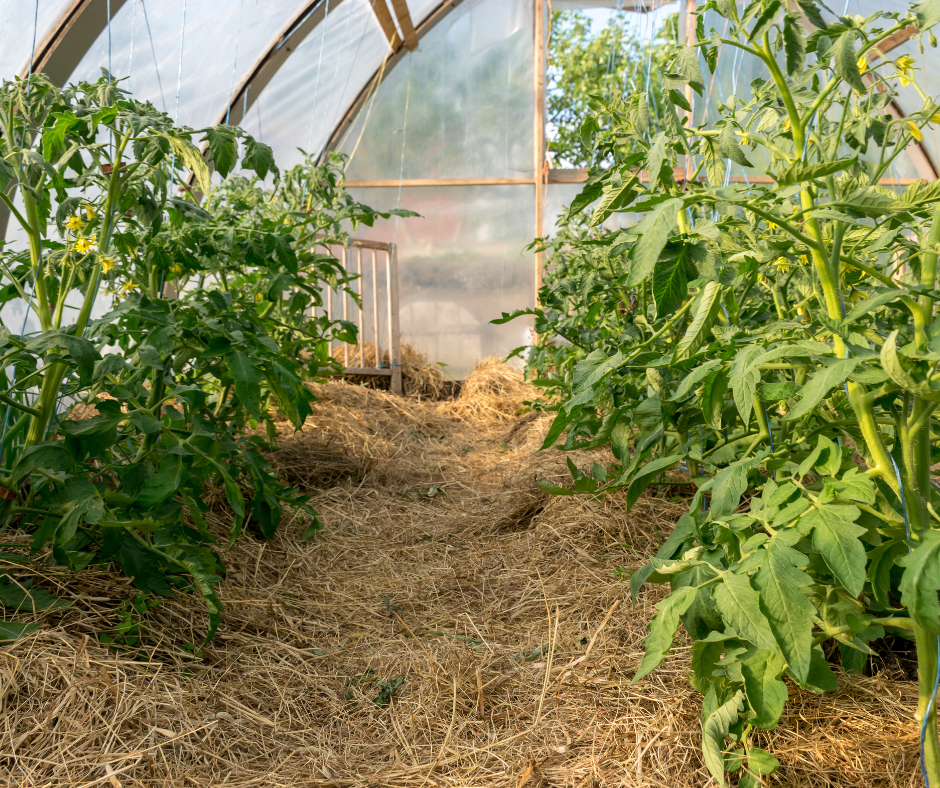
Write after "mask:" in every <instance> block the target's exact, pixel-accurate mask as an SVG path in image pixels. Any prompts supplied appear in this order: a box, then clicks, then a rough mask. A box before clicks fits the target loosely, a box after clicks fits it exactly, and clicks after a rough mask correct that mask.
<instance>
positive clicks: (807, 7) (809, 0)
mask: <svg viewBox="0 0 940 788" xmlns="http://www.w3.org/2000/svg"><path fill="white" fill-rule="evenodd" d="M796 4H797V5H798V6H799V7H800V10H801V11H802V12H803V13H804V14H806V18H807V19H809V21H810V22H812V24H813V25H815V26H816V27H818V28H820V29H822V30H825V29H826V28H827V27H828V25H827V24H826V20H825V19H823V15H822V12H821V11H820V10H819V7H818V6H817V5H816V0H796Z"/></svg>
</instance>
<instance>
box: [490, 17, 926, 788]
mask: <svg viewBox="0 0 940 788" xmlns="http://www.w3.org/2000/svg"><path fill="white" fill-rule="evenodd" d="M705 11H713V12H716V13H717V14H719V15H720V16H722V17H724V19H723V20H722V21H723V27H726V29H727V31H728V32H726V33H724V34H719V33H718V32H717V31H715V30H712V31H710V32H708V33H706V31H705V29H704V21H703V20H704V12H705ZM697 18H698V20H699V21H698V30H697V40H696V42H695V43H694V44H690V45H688V46H681V47H677V48H675V50H674V51H673V53H672V55H671V57H670V59H669V60H668V62H667V64H666V67H665V68H664V70H663V74H662V84H663V95H662V98H663V102H662V104H661V106H662V107H663V113H662V117H660V118H658V123H657V124H653V123H651V120H650V117H649V115H648V110H647V107H648V106H649V102H647V101H646V100H645V99H642V98H641V97H639V96H637V95H633V96H628V97H626V98H625V99H624V100H623V101H619V100H614V101H608V100H606V99H605V98H604V97H601V96H595V97H594V101H593V110H594V114H593V115H592V116H591V117H590V118H588V119H586V120H585V123H584V128H585V129H586V130H587V131H589V132H590V133H591V136H592V139H593V145H594V146H595V147H596V148H597V150H598V154H599V155H598V157H597V159H596V160H598V161H604V160H605V159H606V160H609V161H613V165H612V166H611V167H609V168H607V169H604V168H595V169H593V170H592V171H591V173H590V176H589V178H588V180H587V183H586V184H585V187H584V190H583V192H582V194H581V195H580V196H579V197H578V198H577V199H576V200H575V202H574V203H573V204H572V206H571V209H570V212H569V216H568V220H567V224H566V226H565V227H564V228H563V230H562V232H561V233H560V235H559V236H558V237H557V238H556V239H555V240H554V241H553V242H543V244H542V245H543V246H544V247H546V248H550V249H551V250H552V257H551V262H550V265H549V273H548V276H547V278H546V280H545V285H544V287H543V288H542V291H541V296H540V304H541V306H540V308H539V309H536V310H526V311H525V313H534V314H535V321H536V325H535V328H536V331H537V332H538V333H539V335H540V337H541V339H540V342H539V344H538V345H537V346H536V347H535V348H533V349H532V350H531V351H530V356H529V362H530V366H531V367H532V368H534V370H535V371H536V373H537V374H538V375H539V379H538V380H537V382H538V383H539V384H541V385H543V386H544V387H545V388H546V390H547V391H549V392H550V393H552V395H553V396H552V398H551V403H550V404H549V405H548V407H551V408H552V409H554V410H555V411H556V412H557V415H556V417H555V420H554V422H553V424H552V427H551V429H550V432H549V434H548V436H547V439H546V441H545V445H546V447H547V446H551V445H553V444H555V443H556V442H557V441H558V440H559V439H560V438H561V436H562V435H563V434H564V433H565V432H566V431H567V437H566V439H565V442H564V443H563V444H560V445H561V447H562V448H565V449H573V448H582V447H596V446H603V445H609V446H610V448H611V450H612V453H613V455H614V457H615V458H616V460H617V462H616V463H615V464H613V465H612V466H608V467H603V466H601V465H599V464H595V466H594V467H593V468H592V470H591V471H590V472H582V471H581V470H579V469H578V468H577V467H575V466H574V465H573V464H569V465H570V467H571V469H572V472H573V475H574V485H573V488H572V489H566V488H561V487H557V486H555V485H551V484H547V483H544V482H543V483H542V486H543V488H544V489H546V490H548V491H549V492H553V493H556V494H572V493H575V492H581V493H592V494H598V493H601V492H613V491H622V492H624V493H625V500H626V505H627V506H628V507H629V506H632V505H633V503H634V502H635V501H636V500H637V498H638V497H639V495H640V494H641V493H642V491H643V490H644V489H645V488H646V487H647V486H648V485H649V484H650V483H652V482H655V481H657V480H661V479H662V476H663V474H664V473H665V472H667V471H669V470H671V469H674V468H676V467H677V466H679V465H680V464H683V465H684V466H685V467H686V468H687V469H688V471H689V472H690V475H691V478H692V482H693V483H694V485H695V488H696V490H695V493H694V496H693V497H692V500H691V505H690V508H689V512H688V513H687V514H686V515H684V516H683V517H682V518H681V519H680V520H679V522H678V524H677V526H676V528H675V530H674V531H673V533H672V534H671V535H670V536H669V538H668V539H667V540H666V541H665V543H664V544H662V546H661V547H660V549H659V552H658V553H657V555H656V557H655V558H654V559H653V560H652V561H650V562H649V563H648V564H647V565H646V566H645V567H644V568H643V569H641V570H640V571H638V572H636V573H635V574H634V575H633V576H632V578H631V592H632V594H633V597H634V599H635V598H636V594H637V593H638V592H639V590H640V588H641V587H642V585H643V584H644V583H646V582H654V583H664V584H668V585H669V587H670V593H669V594H668V595H667V596H666V597H665V599H663V600H662V601H661V602H659V603H658V604H657V610H658V612H657V613H656V615H655V616H654V618H653V619H652V621H651V622H650V624H649V636H648V637H647V639H646V641H645V645H646V652H645V655H644V657H643V660H642V662H641V664H640V666H639V670H638V671H637V673H636V676H635V677H634V681H639V680H640V679H642V678H643V677H644V676H645V675H647V674H648V673H649V672H650V671H652V670H654V669H655V668H656V667H657V665H659V664H660V663H661V662H662V660H663V659H664V657H665V655H666V654H667V653H668V651H669V650H670V648H671V646H672V643H673V641H674V638H675V636H676V633H677V631H678V628H679V626H680V624H681V625H684V627H685V629H686V631H687V632H688V634H689V636H690V637H691V638H692V640H693V646H692V668H693V672H694V679H693V682H694V684H695V686H696V687H697V688H698V689H699V690H700V691H701V692H702V694H703V696H704V700H703V711H702V721H703V756H704V761H705V764H706V765H707V767H708V769H709V770H710V772H711V773H712V775H713V776H714V778H715V779H716V780H717V781H719V782H720V783H722V784H725V780H726V777H725V775H726V773H727V772H729V771H730V772H737V771H740V772H741V776H740V779H739V782H738V784H739V785H747V786H753V785H757V784H758V783H759V781H760V779H761V778H763V777H764V776H766V775H767V774H769V773H770V772H771V771H772V770H773V769H774V768H776V761H775V759H773V757H772V756H771V755H770V754H768V753H766V752H765V751H763V750H760V749H758V748H755V747H753V746H752V745H751V732H752V731H753V730H754V729H755V728H765V729H771V728H774V727H775V726H776V725H777V722H778V719H779V717H780V715H781V713H782V711H783V708H784V705H785V703H786V701H787V697H788V685H787V683H785V682H784V678H785V677H786V678H788V679H789V680H790V681H792V682H794V683H795V684H797V685H798V686H801V687H803V688H805V689H808V690H811V691H824V690H831V689H836V688H837V686H838V685H837V683H836V678H835V676H834V674H833V672H832V669H831V668H830V665H829V662H828V661H827V659H826V656H825V654H824V652H823V650H822V645H823V644H824V643H827V642H829V643H832V642H834V643H837V644H838V648H839V651H840V652H841V662H842V665H843V667H844V668H846V669H848V670H859V669H861V668H862V666H864V664H865V663H866V662H867V659H868V657H869V656H870V655H871V654H872V653H873V652H872V647H871V643H872V642H873V641H876V640H878V639H879V638H881V637H883V636H884V635H885V634H886V633H889V634H893V635H894V636H896V637H904V638H908V639H910V640H912V641H914V642H915V643H916V649H917V659H918V681H919V691H920V700H919V704H918V707H917V712H916V717H917V722H918V726H919V728H920V730H921V734H922V743H923V762H922V767H923V770H924V774H925V777H929V782H930V784H931V785H940V745H938V737H937V722H936V686H937V676H938V645H940V638H938V636H940V603H938V591H940V515H938V513H937V512H938V507H940V495H938V491H937V487H936V485H935V483H934V481H933V478H932V476H931V467H932V466H933V465H934V464H935V463H937V462H938V461H940V442H938V441H940V434H938V430H937V420H936V409H937V407H938V406H940V371H938V362H940V317H938V316H937V315H936V309H935V304H936V301H937V286H936V285H937V256H938V253H940V207H938V206H940V182H936V181H935V182H932V183H925V182H924V181H918V182H915V183H913V184H911V185H909V186H907V187H906V188H903V189H902V188H899V187H898V188H888V187H887V186H886V185H884V184H883V182H882V181H883V179H884V178H886V176H888V174H889V173H890V172H891V167H892V163H893V162H895V160H896V159H897V157H898V156H900V155H902V153H903V152H904V150H905V149H906V148H907V147H908V146H909V145H910V144H912V143H913V142H914V141H918V140H921V139H922V137H923V133H924V129H925V128H927V127H929V126H930V125H931V124H934V123H936V122H938V121H940V115H938V104H937V102H936V101H935V100H934V99H932V98H930V97H929V96H928V95H927V94H926V93H925V92H924V91H923V90H922V89H921V87H920V85H919V84H918V75H917V64H916V62H915V60H914V59H913V58H912V57H910V56H907V55H904V56H899V57H898V56H896V57H893V58H892V56H891V53H890V52H889V53H888V54H886V55H882V54H881V53H880V51H879V50H878V48H877V47H878V44H879V43H880V42H882V41H884V40H885V39H886V38H888V37H889V36H891V35H892V34H894V33H896V32H897V31H900V30H904V29H905V28H906V27H907V26H908V25H916V26H917V27H918V28H919V30H920V31H921V32H920V35H921V36H922V37H927V36H928V32H927V31H928V30H929V29H930V28H931V27H932V26H933V25H935V24H936V23H937V22H940V4H938V3H936V2H934V1H933V0H925V2H921V3H918V4H917V5H915V6H913V7H912V9H911V11H909V12H907V13H899V12H893V11H886V12H878V13H875V14H873V15H871V16H869V17H867V18H862V17H848V16H846V17H839V18H837V19H835V20H834V21H832V22H829V23H827V21H826V19H824V17H823V15H822V14H821V13H820V9H819V8H818V7H817V5H816V4H815V3H814V2H813V0H799V1H798V2H797V4H796V6H795V7H793V10H789V9H788V6H787V5H786V4H784V3H782V2H780V1H779V0H756V1H755V2H752V3H750V4H749V5H747V6H746V8H745V9H744V10H743V11H739V9H738V6H737V4H735V3H734V2H731V0H712V2H709V3H707V4H705V5H704V6H703V7H702V8H701V9H699V15H698V17H697ZM830 18H831V17H830ZM725 21H726V22H727V25H725V24H724V22H725ZM808 28H810V29H808ZM930 40H931V44H935V39H934V38H933V37H932V35H930ZM720 47H728V48H734V49H737V50H738V51H739V52H740V53H741V56H742V57H746V58H749V59H750V60H751V62H752V63H753V64H754V65H755V67H756V68H758V70H759V76H758V77H757V78H756V79H755V80H754V81H753V82H752V83H751V85H750V93H749V96H750V97H749V98H741V97H736V96H728V97H723V98H722V101H721V102H720V103H717V119H715V120H714V121H712V122H705V123H702V124H701V125H697V124H692V123H690V122H689V119H688V115H687V110H688V109H689V106H688V102H687V100H686V97H685V95H684V93H685V89H686V87H687V86H690V87H691V89H692V90H693V91H695V92H697V93H699V94H702V93H703V91H704V84H705V77H704V76H703V71H702V65H701V62H702V61H703V62H704V64H705V67H706V68H708V69H714V68H715V67H716V62H717V58H718V50H719V48H720ZM902 85H911V86H913V87H914V88H915V89H916V90H917V91H918V92H919V94H920V96H921V99H922V105H921V107H920V108H918V109H917V111H915V112H913V113H911V114H909V115H908V116H907V117H896V116H895V115H894V114H893V113H892V112H891V111H890V107H889V104H890V102H891V100H892V98H893V97H895V96H896V95H897V93H898V89H899V87H900V86H902ZM660 128H661V129H662V130H658V129H660ZM732 163H733V164H735V165H741V166H743V167H747V168H750V171H751V172H752V173H753V171H754V169H753V168H756V167H759V168H760V169H761V170H763V172H764V173H765V174H766V175H769V176H771V177H770V179H769V180H770V181H771V182H770V183H766V184H765V183H754V182H753V181H750V182H747V183H743V182H742V183H732V182H730V179H729V178H728V177H727V176H728V173H729V167H730V166H731V165H732ZM588 206H593V207H592V209H591V210H590V211H589V213H587V214H585V215H584V216H579V214H580V213H581V212H582V211H584V210H585V209H586V208H588ZM616 211H619V212H631V213H638V214H642V219H641V220H640V221H638V222H637V223H636V224H634V225H633V226H631V227H628V228H626V229H624V230H623V231H620V232H610V231H605V230H603V229H601V224H602V222H603V221H604V220H605V219H606V218H607V217H609V216H610V215H611V213H613V212H616ZM516 314H520V313H514V314H513V315H506V316H504V318H503V320H508V319H512V318H513V317H514V316H515V315H516ZM559 340H563V341H559ZM859 460H861V461H859ZM729 740H730V742H729Z"/></svg>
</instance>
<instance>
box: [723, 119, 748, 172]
mask: <svg viewBox="0 0 940 788" xmlns="http://www.w3.org/2000/svg"><path fill="white" fill-rule="evenodd" d="M718 145H719V146H720V147H721V152H722V153H723V154H724V155H725V156H726V157H727V158H729V159H731V161H733V162H734V163H735V164H740V165H741V166H742V167H753V166H754V165H752V164H751V163H750V162H749V161H748V160H747V156H745V155H744V149H743V148H742V147H741V145H740V144H739V143H738V137H737V135H736V134H735V133H734V126H732V125H731V124H730V123H726V124H725V125H724V126H723V127H722V129H721V133H720V134H719V135H718Z"/></svg>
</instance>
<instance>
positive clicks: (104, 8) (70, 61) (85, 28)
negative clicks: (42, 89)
mask: <svg viewBox="0 0 940 788" xmlns="http://www.w3.org/2000/svg"><path fill="white" fill-rule="evenodd" d="M125 2H126V0H111V3H110V11H111V18H112V19H113V18H114V16H115V15H116V14H117V12H118V11H120V10H121V7H122V6H123V5H124V3H125ZM108 10H109V8H108V3H107V0H73V2H72V3H70V4H69V7H68V8H67V9H65V11H64V12H63V13H62V15H61V16H60V17H59V21H58V22H56V24H55V26H54V27H53V28H52V30H50V31H49V34H48V35H47V36H46V37H45V38H44V39H43V40H42V41H41V42H40V44H39V45H38V46H37V47H36V51H35V52H33V53H32V59H31V62H32V65H33V72H34V73H35V72H38V71H42V72H43V73H45V75H46V76H47V77H49V79H50V80H51V82H52V83H53V84H54V85H58V86H59V87H63V86H64V85H65V83H66V81H67V80H68V78H69V77H70V76H72V73H73V72H74V71H75V69H76V67H77V66H78V64H79V63H80V62H81V60H82V58H83V57H84V56H85V53H86V52H87V51H88V50H89V49H90V48H91V46H92V44H94V43H95V41H96V40H97V38H98V35H99V34H100V33H101V31H102V30H104V29H105V28H106V27H107V25H108ZM8 32H9V31H8ZM28 72H29V61H28V62H26V63H24V64H23V69H22V71H21V72H20V76H21V77H23V78H25V77H26V75H27V73H28Z"/></svg>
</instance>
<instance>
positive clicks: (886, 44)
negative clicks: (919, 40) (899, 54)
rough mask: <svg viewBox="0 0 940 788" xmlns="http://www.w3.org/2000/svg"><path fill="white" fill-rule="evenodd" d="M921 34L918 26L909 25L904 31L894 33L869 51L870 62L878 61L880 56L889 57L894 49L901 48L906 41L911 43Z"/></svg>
mask: <svg viewBox="0 0 940 788" xmlns="http://www.w3.org/2000/svg"><path fill="white" fill-rule="evenodd" d="M919 32H920V30H918V29H917V26H916V25H908V26H907V27H905V28H904V29H903V30H898V31H897V32H896V33H892V34H891V35H890V36H888V37H887V38H886V39H885V40H884V41H879V42H878V43H877V44H875V48H874V49H873V50H870V51H869V53H868V59H869V61H871V60H875V59H877V58H878V56H879V55H882V56H884V55H887V54H888V53H889V52H890V51H891V50H892V49H896V48H897V47H899V46H901V44H903V43H904V42H905V41H910V40H911V39H912V38H913V37H914V36H916V35H917V34H918V33H919Z"/></svg>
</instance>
